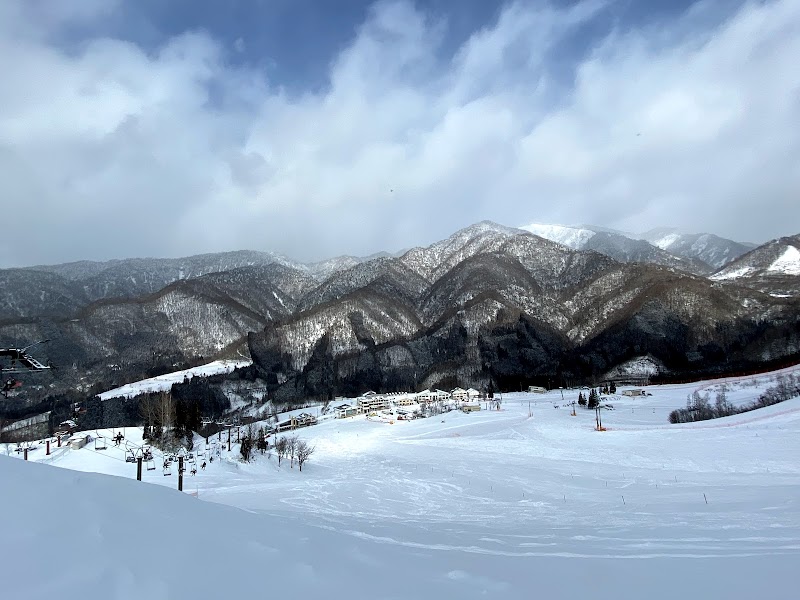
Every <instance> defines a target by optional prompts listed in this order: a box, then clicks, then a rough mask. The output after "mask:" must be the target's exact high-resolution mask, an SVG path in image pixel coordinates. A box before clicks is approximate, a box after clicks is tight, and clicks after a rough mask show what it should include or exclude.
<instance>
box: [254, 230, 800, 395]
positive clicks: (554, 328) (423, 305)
mask: <svg viewBox="0 0 800 600" xmlns="http://www.w3.org/2000/svg"><path fill="white" fill-rule="evenodd" d="M620 238H622V239H623V240H627V238H624V237H622V236H618V234H613V233H609V232H602V233H595V235H593V236H592V237H591V238H590V239H589V243H591V241H592V240H595V239H604V240H612V241H614V240H618V239H620ZM628 241H630V242H631V246H630V247H634V248H635V245H636V244H638V245H643V247H644V248H645V250H649V249H652V251H653V252H654V253H656V257H657V258H658V253H659V252H663V251H661V250H660V249H658V248H655V247H654V246H649V245H648V244H647V243H646V242H644V241H641V240H638V241H637V240H628ZM623 250H629V246H628V245H627V242H623ZM661 258H662V260H665V261H666V262H667V264H666V266H660V265H657V264H652V262H655V261H654V260H653V259H652V257H651V260H649V261H643V260H641V259H640V260H636V259H635V258H634V259H633V260H631V261H630V262H628V261H624V262H621V261H618V260H613V259H611V258H610V257H608V256H604V255H603V254H600V253H597V252H583V251H581V252H578V251H574V250H571V249H570V248H567V247H566V246H564V245H562V244H559V243H555V242H553V241H550V240H546V239H543V238H541V237H539V236H536V235H532V234H530V233H529V232H527V231H522V230H519V229H511V228H507V227H502V226H498V225H495V224H492V223H486V222H484V223H479V224H477V225H474V226H472V227H468V228H466V229H463V230H461V231H459V232H456V233H455V234H453V235H452V236H450V237H449V238H447V239H446V240H443V241H441V242H437V243H436V244H433V245H431V246H429V247H427V248H414V249H412V250H410V251H408V252H407V253H406V254H404V255H403V256H401V257H399V258H397V259H386V258H385V259H381V260H379V261H372V262H369V263H363V264H359V265H355V266H354V267H352V268H351V269H348V270H347V271H343V272H341V273H339V274H337V275H335V276H333V277H332V278H331V279H329V280H328V281H326V282H324V283H323V284H322V285H320V286H319V287H318V288H317V289H315V290H313V291H312V292H310V293H309V294H308V295H306V297H305V298H304V299H303V300H302V301H301V306H302V311H300V312H298V313H295V314H293V315H291V316H288V317H286V318H284V319H281V320H280V321H279V322H275V323H271V324H269V325H268V326H267V327H266V328H265V330H264V332H260V333H254V334H251V335H250V336H249V347H250V353H251V355H252V357H253V360H254V362H255V363H256V364H257V365H258V366H259V367H260V368H261V369H263V370H264V371H265V372H269V373H281V378H280V379H282V380H283V381H285V382H287V383H286V384H285V385H284V384H279V385H276V386H275V387H274V389H272V390H271V393H274V394H275V395H276V396H277V397H279V398H283V399H286V400H291V399H293V398H294V397H295V396H296V395H297V394H300V395H303V396H304V397H326V396H329V395H330V394H348V393H349V394H356V393H359V392H361V391H365V390H368V389H394V388H395V387H405V388H412V387H413V388H416V387H418V386H420V385H421V386H427V387H436V386H444V385H450V384H452V385H456V384H457V385H461V386H462V387H467V386H472V387H480V386H484V387H485V386H487V385H489V384H490V383H493V384H495V385H501V386H502V385H504V386H511V387H516V386H518V385H520V384H526V383H533V382H535V381H541V378H545V377H547V376H548V374H550V375H551V376H552V374H553V373H560V374H561V377H565V378H569V379H574V380H585V379H592V378H597V377H601V376H602V375H603V374H604V373H606V372H607V371H608V370H609V369H610V368H612V367H614V366H615V365H618V364H621V363H623V362H624V361H625V360H628V359H630V358H631V356H629V355H627V354H626V353H628V352H630V351H632V350H634V349H635V351H636V355H637V356H641V355H646V354H649V355H651V356H652V357H653V359H654V360H655V361H657V362H659V363H660V364H663V365H664V366H665V368H666V369H667V370H671V371H675V372H681V371H685V370H687V369H689V370H693V371H696V370H698V369H699V370H706V369H711V370H712V371H713V370H714V369H716V368H723V366H724V368H728V369H730V368H734V367H732V366H731V365H734V364H736V365H739V366H738V367H736V368H743V369H744V368H748V367H745V365H746V364H753V361H756V362H758V361H762V360H764V359H765V358H766V359H767V360H777V359H779V358H781V357H785V356H787V355H791V354H794V353H798V352H800V335H799V334H798V332H797V331H795V329H794V326H793V325H792V323H793V322H794V319H796V318H797V314H798V310H799V307H798V306H796V303H793V302H792V301H790V300H787V299H784V298H777V297H774V298H772V299H770V298H769V297H764V296H763V295H762V294H760V293H758V292H757V291H754V290H747V289H742V288H740V287H737V288H735V289H734V288H728V287H724V286H720V285H717V284H715V283H714V282H712V281H710V280H709V279H707V278H706V277H702V276H698V275H693V274H691V273H690V272H689V269H687V268H679V267H678V266H676V263H678V264H682V262H681V261H684V262H688V261H686V259H680V258H678V257H672V256H671V255H667V257H666V258H663V257H661ZM764 319H768V320H769V321H770V322H771V323H772V325H773V333H775V332H776V331H782V332H785V337H784V339H783V341H781V342H780V343H777V342H776V338H774V337H772V336H767V335H765V334H764V332H763V330H762V329H759V327H758V326H757V323H759V322H761V321H763V320H764ZM728 330H736V331H737V332H738V334H737V336H738V337H737V338H736V339H734V338H731V337H730V336H726V334H725V332H726V331H728ZM701 332H702V334H701ZM721 360H724V364H723V363H720V361H721Z"/></svg>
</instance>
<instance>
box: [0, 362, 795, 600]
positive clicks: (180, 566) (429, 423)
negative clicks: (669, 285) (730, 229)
mask: <svg viewBox="0 0 800 600" xmlns="http://www.w3.org/2000/svg"><path fill="white" fill-rule="evenodd" d="M771 384H772V377H769V376H762V377H759V378H755V379H754V378H742V379H740V380H736V381H732V380H729V381H726V382H725V383H724V385H726V386H727V389H728V398H729V400H731V401H732V402H734V403H736V404H742V403H746V402H749V401H750V400H752V399H754V398H755V397H757V395H758V394H759V393H761V392H762V391H763V390H764V389H765V388H766V387H767V386H769V385H771ZM719 385H723V383H720V382H705V383H702V384H692V385H674V386H650V387H649V388H648V391H650V392H651V393H652V394H653V395H652V396H648V397H645V398H624V397H621V396H620V397H615V398H610V399H609V400H608V403H610V404H612V405H613V407H614V408H613V410H604V411H603V424H604V426H606V427H607V428H608V430H607V431H605V432H597V431H594V429H593V426H594V412H593V411H586V410H585V409H580V408H578V410H577V416H571V414H570V413H571V407H570V406H566V404H567V403H569V402H571V401H572V398H571V397H570V396H571V395H577V392H573V391H566V392H565V398H564V401H563V402H562V398H561V392H559V391H556V392H550V393H548V394H544V395H538V394H530V395H529V394H524V393H515V394H506V395H504V396H503V402H502V410H500V411H480V412H477V413H471V414H464V413H460V412H452V413H446V414H444V415H442V416H440V417H433V418H429V419H422V420H415V421H395V422H394V423H392V424H389V423H384V422H378V421H374V420H373V421H370V420H367V419H365V418H363V417H354V418H351V419H344V420H326V421H323V422H322V423H321V424H319V425H317V426H315V427H311V428H307V429H302V430H299V431H298V432H297V434H298V435H299V436H300V437H301V438H303V439H305V440H307V441H309V442H311V443H312V444H314V445H315V446H316V453H315V454H314V455H313V456H312V457H311V459H310V460H309V462H308V463H307V464H306V465H305V466H304V468H303V472H302V473H300V472H298V469H297V467H296V466H295V467H294V468H290V467H289V465H288V464H287V463H286V462H284V463H283V465H282V466H281V467H278V465H277V459H276V457H275V456H272V457H268V456H266V455H264V456H261V455H257V457H256V460H255V461H253V462H252V463H249V464H242V463H240V462H239V461H238V460H236V458H237V457H238V452H237V450H238V449H237V447H236V444H235V443H233V444H232V451H231V452H230V453H228V451H227V443H226V440H227V436H226V434H224V433H223V434H222V435H221V436H220V437H221V438H222V439H221V440H214V439H212V440H210V444H209V445H210V448H209V452H213V453H214V456H216V452H217V450H218V451H219V457H218V458H215V460H214V462H213V463H208V465H207V468H206V469H205V471H202V470H200V471H199V472H198V474H197V476H195V477H192V476H189V475H188V473H187V476H186V477H185V480H184V493H183V494H180V493H178V492H177V491H176V490H175V489H174V488H175V487H176V473H175V471H174V469H173V471H172V473H171V475H169V476H165V475H163V472H162V469H161V465H160V464H159V465H158V468H157V469H156V470H154V471H146V472H145V475H144V480H145V483H151V484H155V485H144V484H142V483H139V482H136V481H130V479H132V478H134V477H135V465H133V464H131V463H125V462H124V450H123V448H122V447H120V448H116V447H114V446H111V445H109V446H108V447H107V449H106V450H103V451H95V450H94V449H93V448H92V444H90V445H89V446H87V447H86V448H84V449H81V450H66V449H59V450H57V451H56V452H55V453H54V454H53V455H52V456H51V457H46V456H44V449H43V448H39V449H37V450H35V451H33V452H31V453H30V455H29V461H28V463H25V462H23V461H22V460H19V456H18V455H17V454H16V453H14V452H13V448H6V449H5V450H6V452H7V451H10V454H11V456H9V457H6V456H0V478H1V479H0V480H2V481H3V482H13V484H12V485H8V484H7V483H6V484H5V485H4V486H3V492H2V494H0V502H2V510H3V514H4V515H13V518H11V519H8V518H7V520H6V524H5V526H4V533H3V545H4V547H5V552H4V558H3V559H2V561H1V562H0V575H2V580H3V581H4V582H9V581H10V582H11V584H10V588H4V590H5V591H7V594H8V597H15V596H19V597H25V598H45V597H52V596H53V595H54V594H57V595H60V597H76V598H77V597H83V596H84V595H86V592H87V591H88V590H92V593H93V594H94V595H99V596H102V597H104V598H126V599H127V598H137V599H138V598H141V597H143V596H147V597H152V598H189V597H192V598H211V597H221V596H224V597H230V596H232V595H233V597H235V595H236V594H240V593H245V594H250V595H253V594H255V595H256V596H257V597H263V596H264V595H269V596H272V595H275V594H278V595H281V596H283V597H287V598H295V597H297V598H323V597H324V598H329V599H330V598H333V599H335V598H347V599H351V598H365V599H366V598H370V599H372V598H422V599H425V598H437V599H441V598H487V597H488V598H520V599H522V598H585V597H587V596H591V597H601V598H645V597H647V598H656V599H658V598H676V597H681V596H682V597H686V598H725V599H731V598H754V597H764V598H795V597H796V590H795V589H794V588H795V585H794V579H793V577H791V575H792V573H793V569H794V565H795V564H796V563H797V560H798V558H800V504H799V501H800V478H799V477H798V475H800V463H798V461H797V456H798V451H800V435H799V434H800V400H799V399H794V400H790V401H788V402H785V403H782V404H779V405H775V406H772V407H769V408H767V409H761V410H759V411H753V412H749V413H744V414H742V415H737V416H734V417H728V418H725V419H718V420H714V421H706V422H701V423H692V424H686V425H670V424H669V423H668V422H667V415H668V414H669V412H670V411H671V410H673V409H674V408H677V407H679V406H683V405H684V404H685V402H686V396H687V395H688V394H690V393H691V392H692V391H694V390H695V389H698V388H700V389H703V390H706V391H709V392H710V393H711V394H712V402H713V394H714V392H715V389H716V387H717V386H719ZM620 391H621V390H620ZM101 433H106V434H108V433H113V432H101ZM234 435H235V430H234ZM125 436H126V440H125V441H126V442H127V443H129V444H131V445H135V444H137V443H139V441H140V439H139V437H138V436H140V431H139V430H137V429H126V430H125ZM234 441H235V438H234ZM197 446H198V447H200V448H202V449H203V451H205V441H204V440H199V439H198V440H197ZM0 450H3V447H1V446H0ZM6 452H2V454H3V455H5V454H6ZM43 462H45V463H48V464H49V465H51V466H57V467H65V468H64V469H52V468H48V467H47V466H45V465H42V464H36V463H43ZM157 462H158V461H157ZM76 471H83V473H77V472H76ZM96 473H104V474H106V475H116V476H117V477H112V478H109V477H105V476H103V475H98V474H96ZM126 479H127V480H126ZM168 488H171V489H168ZM190 493H191V494H196V495H197V496H198V498H199V500H198V499H196V498H194V497H192V495H190ZM45 575H46V576H45ZM4 585H5V584H4Z"/></svg>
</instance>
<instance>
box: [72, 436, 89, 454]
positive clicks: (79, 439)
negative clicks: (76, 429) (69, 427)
mask: <svg viewBox="0 0 800 600" xmlns="http://www.w3.org/2000/svg"><path fill="white" fill-rule="evenodd" d="M88 443H89V436H88V435H86V434H85V433H76V434H75V435H73V436H72V437H71V438H69V439H68V440H67V444H68V445H69V447H70V449H71V450H80V449H81V448H83V447H84V446H85V445H86V444H88Z"/></svg>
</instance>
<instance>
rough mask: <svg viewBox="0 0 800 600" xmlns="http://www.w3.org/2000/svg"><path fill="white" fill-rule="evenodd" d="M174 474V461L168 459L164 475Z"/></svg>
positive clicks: (165, 463)
mask: <svg viewBox="0 0 800 600" xmlns="http://www.w3.org/2000/svg"><path fill="white" fill-rule="evenodd" d="M170 475H172V463H171V462H169V461H168V460H165V461H164V477H169V476H170Z"/></svg>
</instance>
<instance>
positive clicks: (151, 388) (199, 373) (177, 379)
mask: <svg viewBox="0 0 800 600" xmlns="http://www.w3.org/2000/svg"><path fill="white" fill-rule="evenodd" d="M249 364H251V361H249V360H215V361H214V362H210V363H208V364H206V365H200V366H199V367H192V368H191V369H184V370H183V371H175V372H173V373H166V374H164V375H159V376H158V377H151V378H150V379H143V380H142V381H136V382H134V383H128V384H126V385H123V386H121V387H118V388H114V389H113V390H108V391H107V392H103V393H102V394H98V395H99V396H100V399H101V400H108V399H109V398H120V397H122V398H133V397H134V396H137V395H139V394H144V393H152V392H166V391H169V390H170V389H171V388H172V384H174V383H181V382H182V381H184V380H186V379H191V378H192V377H209V376H211V375H219V374H221V373H230V372H231V371H233V370H234V369H237V368H239V367H246V366H247V365H249Z"/></svg>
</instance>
